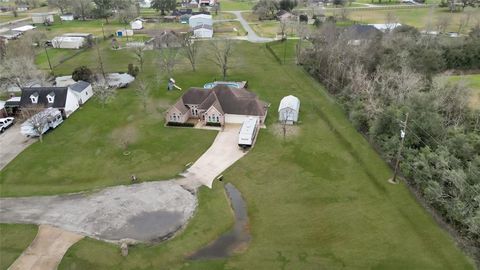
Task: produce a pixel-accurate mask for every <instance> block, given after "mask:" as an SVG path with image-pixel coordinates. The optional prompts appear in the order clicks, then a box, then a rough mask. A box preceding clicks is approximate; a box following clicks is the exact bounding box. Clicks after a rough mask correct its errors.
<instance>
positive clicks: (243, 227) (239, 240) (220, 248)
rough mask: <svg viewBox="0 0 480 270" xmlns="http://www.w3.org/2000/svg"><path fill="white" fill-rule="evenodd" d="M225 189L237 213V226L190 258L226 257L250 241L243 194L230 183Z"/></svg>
mask: <svg viewBox="0 0 480 270" xmlns="http://www.w3.org/2000/svg"><path fill="white" fill-rule="evenodd" d="M225 190H226V191H227V195H228V197H229V199H230V204H231V206H232V208H233V212H234V213H235V226H234V227H233V229H232V230H230V231H228V232H226V233H224V234H223V235H221V236H220V237H219V238H217V240H215V241H214V242H212V243H211V244H209V245H208V246H206V247H204V248H202V249H200V250H198V251H197V252H195V253H194V254H193V255H191V256H190V257H189V258H190V259H194V260H196V259H215V258H225V257H228V256H230V255H232V253H233V252H234V251H236V250H238V249H239V248H242V247H245V246H246V245H247V244H248V242H249V241H250V233H249V231H248V229H247V226H248V215H247V206H246V204H245V201H244V200H243V198H242V194H241V193H240V191H238V189H236V188H235V186H233V185H232V184H230V183H228V184H226V185H225Z"/></svg>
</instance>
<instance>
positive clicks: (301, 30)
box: [295, 22, 309, 64]
mask: <svg viewBox="0 0 480 270" xmlns="http://www.w3.org/2000/svg"><path fill="white" fill-rule="evenodd" d="M295 32H296V33H297V36H298V37H299V40H298V42H297V44H296V45H295V54H296V58H297V64H300V63H301V62H302V61H301V57H302V51H303V40H304V39H306V38H307V37H308V35H309V28H308V26H307V25H306V24H304V23H301V22H300V23H297V24H296V31H295Z"/></svg>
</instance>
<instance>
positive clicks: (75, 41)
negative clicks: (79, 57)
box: [52, 37, 86, 49]
mask: <svg viewBox="0 0 480 270" xmlns="http://www.w3.org/2000/svg"><path fill="white" fill-rule="evenodd" d="M85 41H86V40H85V38H83V37H54V38H53V39H52V46H53V47H54V48H58V49H80V48H81V47H83V45H84V44H85Z"/></svg>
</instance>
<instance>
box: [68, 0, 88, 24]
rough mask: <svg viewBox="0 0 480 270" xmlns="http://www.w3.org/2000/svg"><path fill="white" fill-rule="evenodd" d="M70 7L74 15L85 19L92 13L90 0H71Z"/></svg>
mask: <svg viewBox="0 0 480 270" xmlns="http://www.w3.org/2000/svg"><path fill="white" fill-rule="evenodd" d="M72 8H73V12H74V14H75V15H77V16H78V17H80V18H82V20H85V19H86V18H87V17H90V16H91V15H92V11H93V1H92V0H75V1H73V2H72Z"/></svg>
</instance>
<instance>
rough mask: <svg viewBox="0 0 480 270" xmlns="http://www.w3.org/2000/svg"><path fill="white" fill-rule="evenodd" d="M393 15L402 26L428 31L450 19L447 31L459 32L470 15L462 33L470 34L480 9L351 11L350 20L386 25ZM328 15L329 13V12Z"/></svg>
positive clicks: (476, 21)
mask: <svg viewBox="0 0 480 270" xmlns="http://www.w3.org/2000/svg"><path fill="white" fill-rule="evenodd" d="M388 13H391V14H393V15H394V16H395V17H397V18H398V21H399V22H400V23H402V24H408V25H411V26H414V27H417V28H419V29H426V28H427V27H428V26H429V25H430V29H432V30H436V29H435V26H436V25H437V22H438V20H440V19H441V18H442V17H448V18H449V24H448V27H447V31H453V32H457V31H458V28H459V23H460V21H461V20H462V18H466V14H468V13H470V14H471V16H470V20H469V24H468V25H467V26H465V27H463V29H462V31H461V32H462V33H468V31H470V29H471V28H472V27H473V26H475V25H476V24H477V23H479V22H480V21H479V19H478V18H480V9H478V8H465V11H464V12H457V13H450V12H448V9H446V8H437V7H432V8H417V9H392V10H361V11H351V12H350V13H349V16H348V18H349V19H351V20H353V21H357V22H361V23H385V20H386V17H387V14H388ZM327 15H328V12H327Z"/></svg>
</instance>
